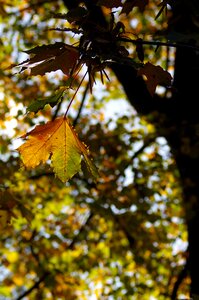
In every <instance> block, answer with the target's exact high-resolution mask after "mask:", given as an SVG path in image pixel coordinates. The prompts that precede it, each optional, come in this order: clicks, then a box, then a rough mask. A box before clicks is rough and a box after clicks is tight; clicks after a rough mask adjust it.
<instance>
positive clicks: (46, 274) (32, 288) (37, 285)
mask: <svg viewBox="0 0 199 300" xmlns="http://www.w3.org/2000/svg"><path fill="white" fill-rule="evenodd" d="M49 275H50V272H45V273H44V274H43V275H42V276H41V277H40V279H39V280H37V281H36V282H35V283H34V284H33V286H32V287H31V288H29V289H28V290H27V291H25V292H24V293H23V294H21V295H20V296H19V297H18V298H16V299H15V300H21V299H23V298H24V297H26V296H27V295H29V294H30V293H31V292H32V291H33V290H35V289H37V288H38V287H39V285H40V283H42V282H43V281H44V280H45V279H46V278H47V277H48V276H49Z"/></svg>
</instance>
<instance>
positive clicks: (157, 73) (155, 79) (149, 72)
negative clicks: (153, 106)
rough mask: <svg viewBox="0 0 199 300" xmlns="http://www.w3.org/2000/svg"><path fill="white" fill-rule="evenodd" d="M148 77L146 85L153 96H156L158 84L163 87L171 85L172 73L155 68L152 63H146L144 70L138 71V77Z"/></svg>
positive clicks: (158, 67)
mask: <svg viewBox="0 0 199 300" xmlns="http://www.w3.org/2000/svg"><path fill="white" fill-rule="evenodd" d="M140 75H145V76H146V85H147V89H148V91H149V93H150V94H151V96H153V95H154V93H155V89H156V87H157V85H158V84H161V85H163V86H169V85H171V80H172V77H171V75H170V73H168V72H167V71H164V70H163V69H162V68H161V67H160V66H154V65H152V64H151V63H149V62H148V63H146V64H145V65H144V67H143V68H140V70H139V71H138V76H140Z"/></svg>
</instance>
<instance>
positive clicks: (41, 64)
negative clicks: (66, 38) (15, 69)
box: [18, 43, 79, 76]
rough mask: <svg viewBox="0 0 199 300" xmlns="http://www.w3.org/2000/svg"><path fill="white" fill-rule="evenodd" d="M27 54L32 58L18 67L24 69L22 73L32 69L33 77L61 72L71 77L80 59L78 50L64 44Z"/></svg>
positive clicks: (37, 48)
mask: <svg viewBox="0 0 199 300" xmlns="http://www.w3.org/2000/svg"><path fill="white" fill-rule="evenodd" d="M26 53H27V54H30V55H32V57H31V58H30V59H27V60H26V61H24V62H22V63H20V64H19V65H18V66H21V67H22V71H23V70H25V69H29V68H30V69H31V75H44V74H45V73H47V72H52V71H57V70H61V71H62V72H63V73H64V74H66V75H67V76H70V75H71V73H72V72H73V71H74V70H75V66H76V64H77V61H78V58H79V51H78V50H77V48H75V47H73V46H70V45H67V44H64V43H55V44H52V45H43V46H39V47H35V48H33V49H30V50H28V51H26Z"/></svg>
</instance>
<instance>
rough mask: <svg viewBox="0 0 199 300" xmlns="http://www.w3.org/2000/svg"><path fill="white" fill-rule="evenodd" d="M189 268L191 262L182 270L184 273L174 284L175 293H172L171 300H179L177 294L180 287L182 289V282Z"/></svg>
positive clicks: (181, 273)
mask: <svg viewBox="0 0 199 300" xmlns="http://www.w3.org/2000/svg"><path fill="white" fill-rule="evenodd" d="M188 268H189V262H188V261H187V262H186V264H185V266H184V268H183V269H182V271H181V272H180V274H179V275H178V278H177V280H176V282H175V284H174V287H173V291H172V294H171V300H176V299H177V293H178V290H179V287H180V285H181V283H182V281H183V280H184V279H185V278H186V276H187V273H188Z"/></svg>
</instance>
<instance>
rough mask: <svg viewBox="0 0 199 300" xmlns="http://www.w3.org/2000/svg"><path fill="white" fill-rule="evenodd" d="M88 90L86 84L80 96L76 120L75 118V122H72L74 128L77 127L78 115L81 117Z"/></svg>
mask: <svg viewBox="0 0 199 300" xmlns="http://www.w3.org/2000/svg"><path fill="white" fill-rule="evenodd" d="M88 89H89V83H87V85H86V88H85V90H84V93H83V95H82V101H81V104H80V107H79V110H78V113H77V116H76V118H75V120H74V122H73V126H74V127H75V126H76V125H77V122H78V120H79V117H80V115H81V112H82V108H83V106H84V102H85V100H86V95H87V92H88Z"/></svg>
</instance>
